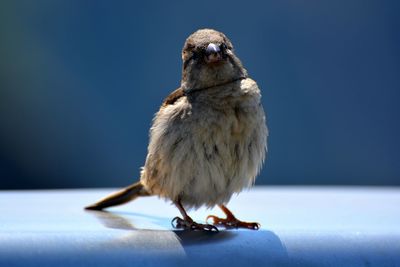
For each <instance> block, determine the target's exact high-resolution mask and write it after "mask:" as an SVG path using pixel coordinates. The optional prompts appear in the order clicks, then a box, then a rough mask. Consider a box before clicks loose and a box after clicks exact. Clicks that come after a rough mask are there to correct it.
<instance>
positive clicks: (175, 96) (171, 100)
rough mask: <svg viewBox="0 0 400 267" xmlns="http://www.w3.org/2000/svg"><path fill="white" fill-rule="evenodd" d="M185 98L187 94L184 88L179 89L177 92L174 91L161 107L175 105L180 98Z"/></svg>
mask: <svg viewBox="0 0 400 267" xmlns="http://www.w3.org/2000/svg"><path fill="white" fill-rule="evenodd" d="M183 96H185V93H184V91H183V89H182V88H178V89H176V90H175V91H173V92H172V93H171V94H169V96H167V97H166V98H165V99H164V101H163V103H162V105H161V107H166V106H168V105H173V104H174V103H175V102H176V101H177V100H178V99H179V98H181V97H183Z"/></svg>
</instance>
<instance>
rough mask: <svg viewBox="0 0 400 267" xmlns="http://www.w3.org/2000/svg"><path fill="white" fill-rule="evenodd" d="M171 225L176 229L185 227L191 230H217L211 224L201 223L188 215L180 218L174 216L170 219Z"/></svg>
mask: <svg viewBox="0 0 400 267" xmlns="http://www.w3.org/2000/svg"><path fill="white" fill-rule="evenodd" d="M171 224H172V227H174V228H176V229H185V230H192V231H197V230H200V231H207V232H219V231H218V228H217V227H215V226H214V225H212V224H201V223H197V222H195V221H193V220H192V219H191V218H190V217H188V218H186V219H185V220H184V219H181V218H179V217H175V218H173V219H172V221H171Z"/></svg>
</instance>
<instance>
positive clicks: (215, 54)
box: [206, 43, 222, 63]
mask: <svg viewBox="0 0 400 267" xmlns="http://www.w3.org/2000/svg"><path fill="white" fill-rule="evenodd" d="M221 59H222V55H221V49H220V48H219V46H218V45H216V44H214V43H210V44H209V45H208V46H207V48H206V62H207V63H216V62H219V61H221Z"/></svg>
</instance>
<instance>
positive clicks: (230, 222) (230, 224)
mask: <svg viewBox="0 0 400 267" xmlns="http://www.w3.org/2000/svg"><path fill="white" fill-rule="evenodd" d="M210 219H211V220H212V221H213V223H212V224H213V225H220V226H223V227H225V228H247V229H251V230H258V229H260V226H261V225H260V224H259V223H256V222H242V221H240V220H238V219H236V217H234V216H228V217H227V218H225V219H224V218H219V217H217V216H214V215H209V216H207V219H206V222H208V220H210Z"/></svg>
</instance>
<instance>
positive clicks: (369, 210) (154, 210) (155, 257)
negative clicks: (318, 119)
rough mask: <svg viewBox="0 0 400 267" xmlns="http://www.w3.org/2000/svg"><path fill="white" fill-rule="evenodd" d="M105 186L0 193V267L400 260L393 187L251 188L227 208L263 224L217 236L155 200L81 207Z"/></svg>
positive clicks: (200, 213) (398, 203) (399, 202)
mask: <svg viewBox="0 0 400 267" xmlns="http://www.w3.org/2000/svg"><path fill="white" fill-rule="evenodd" d="M112 191H113V189H104V190H54V191H2V192H0V212H1V215H0V216H1V217H0V218H1V219H0V266H89V265H93V266H179V265H182V266H183V265H188V264H190V266H215V265H221V266H225V265H229V266H248V265H253V264H257V265H262V266H267V265H268V266H400V227H399V226H400V208H399V207H400V189H398V188H373V187H365V188H363V187H256V188H254V189H252V190H251V191H247V192H243V193H241V194H240V195H239V196H235V197H233V198H232V201H231V203H230V204H229V207H230V208H231V209H232V211H234V212H235V214H236V215H237V217H238V218H241V219H245V220H254V221H258V222H260V223H261V225H262V228H261V229H260V230H259V231H251V230H223V229H221V232H219V233H203V232H187V231H177V230H174V229H172V227H171V225H170V222H171V219H172V218H173V217H175V216H177V215H178V211H177V210H176V209H175V208H174V207H173V206H172V205H170V203H168V202H165V201H163V200H161V199H158V198H156V197H146V198H141V199H137V200H135V201H134V202H131V203H129V204H127V205H124V206H119V207H114V208H112V209H109V211H108V212H97V211H84V210H83V207H84V206H85V205H87V204H89V203H92V202H93V201H95V200H97V199H98V198H100V197H103V196H104V195H105V194H108V193H110V192H112ZM190 214H191V215H192V217H193V218H194V219H195V220H197V221H204V219H205V217H206V216H207V215H208V214H217V215H222V214H221V212H220V211H219V210H218V209H215V210H206V209H200V210H197V211H192V212H190Z"/></svg>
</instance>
